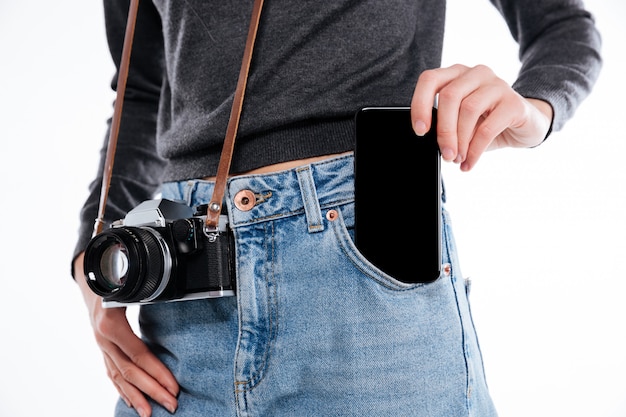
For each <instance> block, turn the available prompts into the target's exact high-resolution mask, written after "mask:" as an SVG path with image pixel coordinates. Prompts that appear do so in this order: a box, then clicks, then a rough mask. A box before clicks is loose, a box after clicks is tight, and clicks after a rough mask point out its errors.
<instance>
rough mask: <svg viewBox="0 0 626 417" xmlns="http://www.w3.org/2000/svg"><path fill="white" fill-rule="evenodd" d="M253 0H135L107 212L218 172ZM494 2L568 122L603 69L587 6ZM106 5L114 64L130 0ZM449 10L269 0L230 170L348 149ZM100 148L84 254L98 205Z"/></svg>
mask: <svg viewBox="0 0 626 417" xmlns="http://www.w3.org/2000/svg"><path fill="white" fill-rule="evenodd" d="M467 1H470V0H467ZM252 3H253V0H239V1H224V0H186V1H180V0H152V1H142V2H141V3H140V10H139V18H138V22H137V27H136V34H135V41H134V46H133V55H132V60H131V69H130V75H129V80H128V84H127V92H126V99H125V102H124V110H123V121H122V125H121V131H120V135H119V142H118V146H117V152H116V159H115V165H114V176H113V181H112V183H111V187H110V191H109V197H108V205H107V209H106V221H107V222H110V221H112V220H115V219H119V218H122V217H124V215H125V213H126V212H127V211H128V210H130V209H131V208H133V207H134V206H136V205H137V204H138V203H139V202H141V201H143V200H145V199H148V198H151V197H152V196H153V194H154V193H155V191H156V190H158V187H159V185H160V184H161V183H162V182H163V181H172V180H183V179H189V178H199V177H205V176H210V175H214V174H215V172H216V168H217V164H218V161H219V155H220V152H221V145H222V142H223V138H224V134H225V131H226V125H227V123H228V117H229V112H230V108H231V103H232V98H233V93H234V90H235V86H236V83H237V76H238V73H239V66H240V62H241V57H242V53H243V47H244V44H245V37H246V34H247V29H248V23H249V19H250V15H251V10H252ZM492 3H493V4H494V5H495V7H497V8H498V10H499V11H500V12H501V14H502V15H503V17H504V19H505V20H506V22H507V24H508V26H509V28H510V31H511V34H512V36H513V37H514V39H515V40H516V41H517V42H518V44H519V57H520V60H521V63H522V66H521V70H520V73H519V77H518V79H517V80H516V82H515V83H514V85H513V87H514V88H515V89H516V90H517V91H518V92H519V93H520V94H521V95H523V96H525V97H533V98H539V99H543V100H546V101H548V102H549V103H551V105H552V107H553V109H554V120H553V126H552V127H553V129H554V130H558V129H560V128H561V127H562V126H563V124H564V122H565V121H566V120H567V119H569V118H570V117H571V116H572V114H573V113H574V110H575V109H576V107H577V106H578V104H579V103H580V102H581V100H582V99H584V98H585V96H586V95H587V94H588V93H589V91H590V89H591V87H592V85H593V83H594V81H595V80H596V78H597V75H598V72H599V69H600V62H601V61H600V56H599V50H600V36H599V34H598V32H597V30H596V28H595V26H594V22H593V19H592V17H591V16H590V14H589V13H588V12H586V11H585V10H584V9H583V7H582V4H581V2H580V1H578V0H524V1H522V0H517V1H515V0H492ZM104 6H105V21H106V32H107V37H108V42H109V47H110V51H111V55H112V57H113V60H114V62H115V63H116V65H119V59H120V54H121V49H122V42H123V36H124V28H125V25H126V18H127V11H128V6H129V1H128V0H104ZM444 23H445V1H444V0H332V1H328V0H309V1H304V0H301V1H295V0H266V1H265V5H264V10H263V15H262V19H261V23H260V29H259V33H258V38H257V42H256V46H255V50H254V57H253V62H252V67H251V72H250V76H249V81H248V88H247V92H246V98H245V102H244V108H243V114H242V120H241V123H240V128H239V135H238V138H237V142H236V144H235V154H234V158H233V164H232V169H231V172H234V173H236V172H243V171H246V170H250V169H253V168H257V167H260V166H264V165H268V164H273V163H278V162H283V161H287V160H293V159H300V158H306V157H311V156H317V155H324V154H330V153H337V152H343V151H348V150H351V149H352V148H353V144H354V126H353V118H354V115H355V112H356V111H357V110H358V109H359V108H361V107H365V106H372V105H376V106H407V105H409V103H410V100H411V95H412V93H413V89H414V87H415V83H416V81H417V78H418V76H419V75H420V73H421V72H422V71H424V70H425V69H429V68H436V67H439V66H440V62H441V53H442V42H443V35H444ZM477 24H479V22H477ZM450 30H454V28H450ZM116 78H117V77H114V81H113V85H112V87H113V88H114V89H115V87H116V85H115V80H116ZM105 148H106V141H105V146H104V147H103V149H102V153H101V155H102V158H101V163H100V166H99V167H98V171H97V177H96V179H95V180H94V181H93V182H92V184H91V186H90V191H91V194H90V196H89V198H88V200H87V201H86V203H85V205H84V207H83V209H82V212H81V222H82V223H81V227H80V231H79V238H78V242H77V245H76V249H75V254H74V255H75V256H76V255H77V254H78V253H79V252H80V251H82V250H83V249H84V247H85V246H86V244H87V242H88V241H89V239H90V236H91V231H92V228H93V221H94V219H95V218H96V216H97V207H98V201H99V197H100V187H101V182H102V174H101V173H102V171H103V169H102V166H103V162H104V155H105V153H106V149H105Z"/></svg>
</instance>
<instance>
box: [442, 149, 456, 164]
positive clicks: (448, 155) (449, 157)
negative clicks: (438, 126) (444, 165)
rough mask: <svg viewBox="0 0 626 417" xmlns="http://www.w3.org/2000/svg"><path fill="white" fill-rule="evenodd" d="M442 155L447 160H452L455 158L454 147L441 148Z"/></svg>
mask: <svg viewBox="0 0 626 417" xmlns="http://www.w3.org/2000/svg"><path fill="white" fill-rule="evenodd" d="M441 156H442V157H443V159H445V160H446V161H451V160H452V158H454V151H453V150H452V149H450V148H443V149H442V150H441Z"/></svg>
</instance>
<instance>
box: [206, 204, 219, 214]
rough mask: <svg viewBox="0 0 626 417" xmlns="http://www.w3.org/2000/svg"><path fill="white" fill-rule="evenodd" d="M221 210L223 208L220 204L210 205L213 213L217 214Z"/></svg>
mask: <svg viewBox="0 0 626 417" xmlns="http://www.w3.org/2000/svg"><path fill="white" fill-rule="evenodd" d="M221 209H222V206H220V205H219V204H218V203H211V204H209V210H210V211H212V212H213V213H217V212H219V211H220V210H221Z"/></svg>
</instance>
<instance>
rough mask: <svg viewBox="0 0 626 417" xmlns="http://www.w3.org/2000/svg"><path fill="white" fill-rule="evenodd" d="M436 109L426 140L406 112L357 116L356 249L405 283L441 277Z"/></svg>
mask: <svg viewBox="0 0 626 417" xmlns="http://www.w3.org/2000/svg"><path fill="white" fill-rule="evenodd" d="M436 117H437V110H436V109H433V122H432V127H431V129H430V131H429V132H428V133H427V134H426V135H425V136H421V137H420V136H417V135H416V134H415V133H414V131H413V128H412V123H411V116H410V108H409V107H367V108H363V109H361V110H359V111H358V112H357V114H356V145H355V151H354V169H355V171H354V187H355V188H354V193H355V195H354V198H355V230H354V242H355V244H356V247H357V249H358V250H359V251H360V252H361V253H362V254H363V255H364V256H365V257H366V258H367V259H368V261H370V262H371V263H372V264H374V265H375V266H376V267H377V268H379V269H380V270H382V271H383V272H385V273H387V274H388V275H391V276H392V277H394V278H395V279H397V280H399V281H402V282H406V283H427V282H432V281H435V280H436V279H437V278H438V277H439V275H440V273H441V188H442V186H441V154H440V152H439V146H438V145H437V134H436V120H437V118H436Z"/></svg>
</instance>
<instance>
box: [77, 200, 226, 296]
mask: <svg viewBox="0 0 626 417" xmlns="http://www.w3.org/2000/svg"><path fill="white" fill-rule="evenodd" d="M205 220H206V207H205V206H200V208H199V209H197V210H195V211H194V209H192V208H191V207H189V206H187V205H186V204H183V203H179V202H175V201H172V200H167V199H158V200H147V201H144V202H143V203H141V204H139V205H138V206H137V207H135V208H134V209H133V210H131V211H129V212H128V214H127V215H126V217H125V218H124V219H122V220H118V221H116V222H114V223H113V224H112V225H111V227H110V228H109V229H107V230H105V231H103V232H101V233H100V234H98V235H96V236H94V237H93V238H92V239H91V241H90V242H89V244H88V245H87V248H86V249H85V262H84V271H85V276H86V277H87V283H88V285H89V287H90V288H91V290H92V291H93V292H95V293H96V294H98V295H100V296H101V297H102V298H103V304H104V305H105V306H106V307H116V306H123V305H131V304H149V303H156V302H164V301H179V300H189V299H201V298H215V297H226V296H233V295H234V294H235V292H234V290H235V278H234V276H235V262H234V258H235V256H234V239H233V236H232V233H231V232H230V231H229V230H228V217H227V216H226V215H220V220H219V226H218V227H217V230H208V228H207V227H206V225H205Z"/></svg>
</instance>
